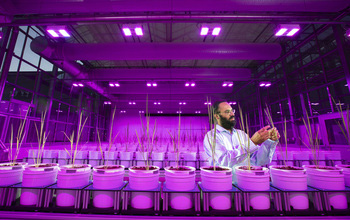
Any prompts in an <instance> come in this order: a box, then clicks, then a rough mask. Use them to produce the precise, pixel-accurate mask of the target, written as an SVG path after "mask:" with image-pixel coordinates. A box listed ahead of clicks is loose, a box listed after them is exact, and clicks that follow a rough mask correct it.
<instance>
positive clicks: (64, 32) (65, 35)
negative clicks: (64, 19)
mask: <svg viewBox="0 0 350 220" xmlns="http://www.w3.org/2000/svg"><path fill="white" fill-rule="evenodd" d="M58 32H60V33H61V35H62V36H63V37H70V35H69V34H68V32H67V31H66V30H65V29H60V30H58Z"/></svg>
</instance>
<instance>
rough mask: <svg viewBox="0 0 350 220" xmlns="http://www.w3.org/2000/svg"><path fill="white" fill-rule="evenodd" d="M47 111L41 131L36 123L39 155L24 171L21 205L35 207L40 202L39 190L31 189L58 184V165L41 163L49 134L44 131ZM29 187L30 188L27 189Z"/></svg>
mask: <svg viewBox="0 0 350 220" xmlns="http://www.w3.org/2000/svg"><path fill="white" fill-rule="evenodd" d="M46 112H47V111H46V110H45V111H44V112H42V113H41V118H40V131H39V130H38V127H37V125H36V123H35V122H34V125H35V130H36V134H37V137H38V154H37V157H36V158H34V162H35V163H34V164H31V165H26V166H25V168H24V171H23V180H22V186H23V187H24V188H23V189H22V193H21V198H20V204H21V205H35V204H36V203H37V200H38V194H39V189H31V188H30V187H45V186H48V185H52V184H54V183H55V182H56V178H57V171H58V164H53V163H41V159H42V152H43V150H44V148H45V144H46V140H47V138H48V136H49V133H46V131H44V128H45V119H46ZM26 187H28V188H26Z"/></svg>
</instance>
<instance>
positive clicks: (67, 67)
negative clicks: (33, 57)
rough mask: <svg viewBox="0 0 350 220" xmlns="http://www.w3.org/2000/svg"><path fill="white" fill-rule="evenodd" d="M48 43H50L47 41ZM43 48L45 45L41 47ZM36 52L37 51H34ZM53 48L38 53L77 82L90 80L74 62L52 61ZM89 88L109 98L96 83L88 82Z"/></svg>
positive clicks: (84, 71)
mask: <svg viewBox="0 0 350 220" xmlns="http://www.w3.org/2000/svg"><path fill="white" fill-rule="evenodd" d="M47 43H48V41H47ZM33 46H34V47H35V44H31V45H30V47H31V49H32V50H33V48H32V47H33ZM41 46H43V45H41ZM33 51H34V52H35V50H33ZM52 51H53V50H52V48H50V47H46V50H40V52H37V54H39V55H40V56H42V57H44V58H46V59H48V60H50V61H51V62H52V63H53V64H54V65H56V66H57V67H58V68H60V69H62V70H64V71H66V72H67V73H69V74H71V75H72V76H73V77H75V78H76V79H77V80H86V79H88V75H87V73H86V70H85V68H83V67H82V66H80V65H79V64H77V63H75V62H74V61H66V60H52V59H50V54H51V53H52ZM85 84H86V85H87V86H89V87H90V88H92V89H93V90H95V91H96V92H98V93H99V94H101V95H102V96H105V97H107V98H110V97H108V95H107V93H106V92H105V90H104V88H102V87H100V86H99V85H97V84H96V83H95V82H90V81H87V82H85Z"/></svg>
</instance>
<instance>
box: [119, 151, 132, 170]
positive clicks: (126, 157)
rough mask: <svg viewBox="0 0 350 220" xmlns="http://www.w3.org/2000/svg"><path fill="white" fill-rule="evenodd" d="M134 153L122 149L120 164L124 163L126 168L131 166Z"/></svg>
mask: <svg viewBox="0 0 350 220" xmlns="http://www.w3.org/2000/svg"><path fill="white" fill-rule="evenodd" d="M133 153H134V152H130V151H120V152H119V156H120V164H121V165H123V166H124V167H126V168H129V167H130V163H131V161H132V159H133Z"/></svg>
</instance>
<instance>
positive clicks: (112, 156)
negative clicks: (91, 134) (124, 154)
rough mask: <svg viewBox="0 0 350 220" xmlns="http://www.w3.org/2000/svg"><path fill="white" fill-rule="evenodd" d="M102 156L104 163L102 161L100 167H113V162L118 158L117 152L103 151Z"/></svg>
mask: <svg viewBox="0 0 350 220" xmlns="http://www.w3.org/2000/svg"><path fill="white" fill-rule="evenodd" d="M103 155H104V157H103V158H104V161H103V164H102V165H114V164H116V163H115V160H116V158H117V156H118V152H115V151H109V152H108V151H105V152H103Z"/></svg>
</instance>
